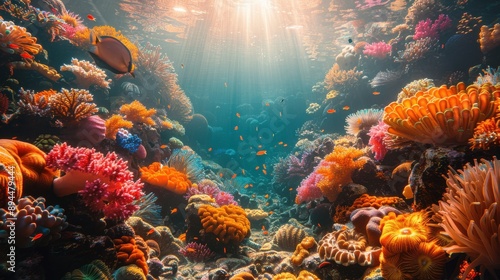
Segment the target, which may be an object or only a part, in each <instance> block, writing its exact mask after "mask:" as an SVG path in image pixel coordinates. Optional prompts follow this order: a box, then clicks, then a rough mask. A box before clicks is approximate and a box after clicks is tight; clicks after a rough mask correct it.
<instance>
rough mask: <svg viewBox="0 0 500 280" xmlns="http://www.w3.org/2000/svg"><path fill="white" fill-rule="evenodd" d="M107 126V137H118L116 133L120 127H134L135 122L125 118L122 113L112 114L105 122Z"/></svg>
mask: <svg viewBox="0 0 500 280" xmlns="http://www.w3.org/2000/svg"><path fill="white" fill-rule="evenodd" d="M104 124H105V126H106V138H108V139H113V140H115V139H116V133H118V130H119V129H120V128H132V126H134V124H133V123H132V122H131V121H127V120H125V119H123V117H122V116H121V115H112V116H111V117H110V118H109V119H107V120H106V122H105V123H104Z"/></svg>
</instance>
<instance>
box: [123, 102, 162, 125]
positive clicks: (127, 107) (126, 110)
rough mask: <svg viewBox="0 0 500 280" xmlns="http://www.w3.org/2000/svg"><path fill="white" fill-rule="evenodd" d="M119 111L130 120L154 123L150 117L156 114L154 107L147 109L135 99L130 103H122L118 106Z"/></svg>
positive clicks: (148, 123)
mask: <svg viewBox="0 0 500 280" xmlns="http://www.w3.org/2000/svg"><path fill="white" fill-rule="evenodd" d="M120 113H121V114H123V115H125V118H126V119H127V120H129V121H131V122H134V123H144V124H147V125H155V121H154V120H153V119H152V118H151V116H153V115H154V114H156V109H149V110H148V109H146V107H145V106H144V105H142V103H141V102H139V101H137V100H135V101H133V102H132V103H130V104H124V105H122V106H121V107H120Z"/></svg>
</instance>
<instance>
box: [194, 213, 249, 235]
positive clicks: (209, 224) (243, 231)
mask: <svg viewBox="0 0 500 280" xmlns="http://www.w3.org/2000/svg"><path fill="white" fill-rule="evenodd" d="M198 216H199V217H200V219H201V224H202V225H203V229H204V230H205V233H212V234H214V235H215V236H217V238H218V240H219V241H220V242H222V243H223V244H239V243H240V242H241V241H243V239H245V238H246V237H248V236H249V235H250V221H249V220H248V219H247V216H246V214H245V210H244V209H243V208H241V207H239V206H236V205H224V206H222V207H219V208H216V207H213V206H210V205H202V206H200V208H199V209H198Z"/></svg>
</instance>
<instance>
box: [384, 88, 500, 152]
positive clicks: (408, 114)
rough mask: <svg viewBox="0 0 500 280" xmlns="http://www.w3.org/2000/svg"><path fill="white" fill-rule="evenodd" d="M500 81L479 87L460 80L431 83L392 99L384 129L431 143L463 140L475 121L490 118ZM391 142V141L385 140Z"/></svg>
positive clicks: (394, 134)
mask: <svg viewBox="0 0 500 280" xmlns="http://www.w3.org/2000/svg"><path fill="white" fill-rule="evenodd" d="M499 97H500V85H499V86H496V87H494V86H491V85H490V84H485V85H483V86H481V87H477V86H475V85H470V86H468V87H467V88H466V87H465V84H464V83H458V84H457V86H451V87H450V88H447V87H446V86H441V87H440V88H436V87H433V88H431V89H429V90H428V91H425V92H422V91H419V92H417V93H416V94H415V96H413V97H411V98H407V99H403V101H402V102H401V103H397V102H392V103H391V104H389V105H388V106H386V107H385V109H384V117H383V120H384V122H385V123H386V124H388V125H389V129H388V132H389V134H391V135H393V136H398V137H401V138H403V139H406V140H408V141H415V142H419V143H425V144H434V145H450V144H451V145H456V144H464V143H466V142H467V141H468V140H469V138H471V137H472V135H473V132H474V127H476V124H477V123H478V122H481V121H483V120H485V119H488V118H491V117H492V116H493V115H494V113H495V102H494V100H496V99H497V98H499ZM387 144H390V145H392V144H394V143H387Z"/></svg>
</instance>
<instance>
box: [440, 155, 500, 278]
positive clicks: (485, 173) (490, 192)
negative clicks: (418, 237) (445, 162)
mask: <svg viewBox="0 0 500 280" xmlns="http://www.w3.org/2000/svg"><path fill="white" fill-rule="evenodd" d="M499 182H500V161H499V160H498V159H496V158H493V160H492V161H486V160H482V163H481V164H480V163H478V161H477V160H475V161H474V165H471V164H467V165H466V166H465V167H464V169H463V170H459V171H458V172H456V171H454V170H450V171H449V172H448V177H447V179H446V185H447V186H448V188H447V189H446V193H445V194H444V195H443V200H442V201H439V212H438V213H439V216H441V219H442V223H441V226H442V227H443V229H444V231H445V233H446V234H447V235H448V236H449V237H451V238H452V239H453V241H454V244H453V245H451V246H449V247H445V248H444V249H445V250H446V252H447V253H450V254H451V253H466V254H467V255H468V256H469V258H470V259H471V260H472V262H471V263H470V265H469V266H468V268H467V269H466V271H465V272H464V275H467V274H468V272H470V271H471V269H473V268H474V267H477V266H480V267H481V272H484V270H485V269H487V270H489V271H490V272H491V273H492V275H495V271H494V270H498V269H499V268H500V235H499V232H500V209H499V208H498V202H499V201H500V185H499Z"/></svg>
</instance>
